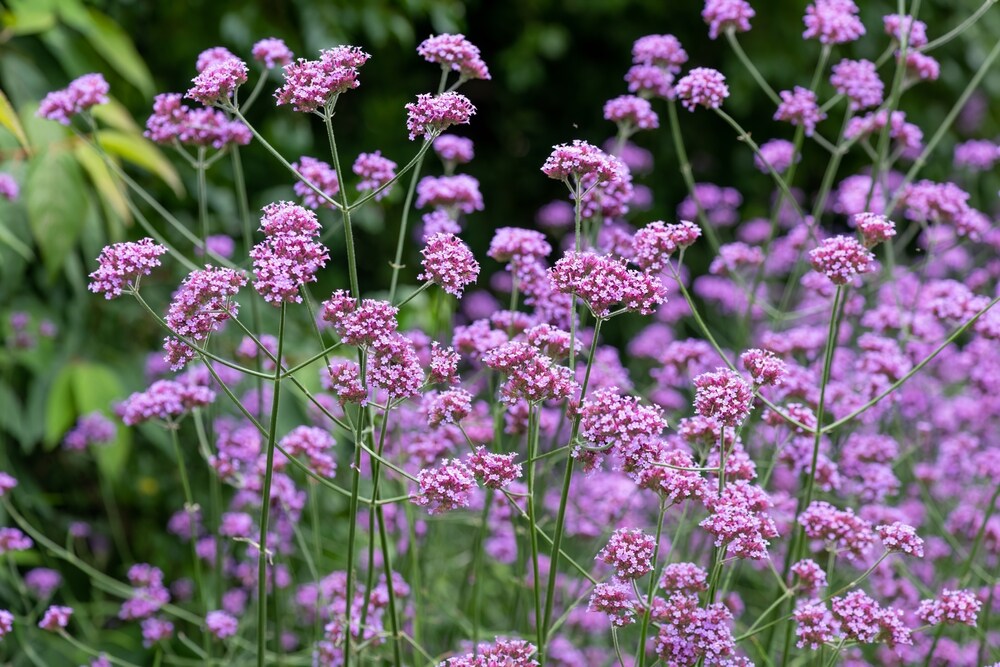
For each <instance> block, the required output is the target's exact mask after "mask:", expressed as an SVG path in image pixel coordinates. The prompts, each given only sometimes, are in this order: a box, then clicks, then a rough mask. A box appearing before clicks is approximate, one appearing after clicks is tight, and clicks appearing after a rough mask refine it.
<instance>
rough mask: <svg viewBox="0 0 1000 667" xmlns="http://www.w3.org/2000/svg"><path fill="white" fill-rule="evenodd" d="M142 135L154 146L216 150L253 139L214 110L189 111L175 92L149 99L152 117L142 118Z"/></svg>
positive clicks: (240, 124) (245, 129) (239, 123)
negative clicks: (183, 145)
mask: <svg viewBox="0 0 1000 667" xmlns="http://www.w3.org/2000/svg"><path fill="white" fill-rule="evenodd" d="M143 134H144V135H145V136H146V137H147V138H149V139H150V140H151V141H154V142H156V143H158V144H164V145H170V144H173V143H174V142H180V143H182V144H186V145H191V146H211V147H212V148H215V149H218V150H221V149H223V148H225V147H226V146H229V145H236V146H246V145H247V144H249V143H250V139H251V138H252V137H253V135H252V134H251V132H250V128H248V127H247V126H246V125H244V124H243V122H242V121H239V120H230V119H229V118H227V117H226V114H225V113H224V112H222V111H218V110H215V109H208V108H195V109H192V108H191V107H189V106H187V105H186V104H184V101H183V98H182V97H181V95H180V94H179V93H162V94H160V95H157V96H156V97H155V98H153V114H152V115H151V116H150V117H149V118H147V119H146V131H145V132H144V133H143Z"/></svg>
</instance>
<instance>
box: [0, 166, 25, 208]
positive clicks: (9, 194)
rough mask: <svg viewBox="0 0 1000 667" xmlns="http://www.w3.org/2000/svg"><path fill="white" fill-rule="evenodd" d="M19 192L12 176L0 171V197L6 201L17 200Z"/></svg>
mask: <svg viewBox="0 0 1000 667" xmlns="http://www.w3.org/2000/svg"><path fill="white" fill-rule="evenodd" d="M20 192H21V191H20V189H19V188H18V187H17V181H15V180H14V177H13V176H11V175H10V174H5V173H2V172H0V198H3V199H6V200H7V201H17V197H18V195H19V194H20Z"/></svg>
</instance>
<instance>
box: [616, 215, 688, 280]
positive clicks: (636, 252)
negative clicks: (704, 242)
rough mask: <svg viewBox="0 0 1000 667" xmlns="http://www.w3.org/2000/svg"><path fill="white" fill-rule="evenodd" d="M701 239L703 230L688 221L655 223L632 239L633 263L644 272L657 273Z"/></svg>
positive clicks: (639, 231) (638, 232)
mask: <svg viewBox="0 0 1000 667" xmlns="http://www.w3.org/2000/svg"><path fill="white" fill-rule="evenodd" d="M699 237H701V228H699V227H698V225H696V224H695V223H693V222H690V221H688V220H681V221H680V222H679V223H677V224H669V225H668V224H666V223H664V222H662V221H660V220H657V221H654V222H651V223H649V224H648V225H646V226H645V227H643V228H641V229H640V230H638V231H637V232H636V233H635V235H634V236H633V237H632V254H633V256H632V261H633V262H635V264H636V265H638V266H639V268H641V269H642V270H643V271H648V272H650V273H657V272H659V271H662V270H663V269H665V268H666V267H667V263H668V261H669V260H670V257H671V256H672V255H673V254H674V253H675V252H677V251H678V250H684V249H685V248H688V247H690V246H691V245H693V244H694V242H695V241H697V240H698V238H699Z"/></svg>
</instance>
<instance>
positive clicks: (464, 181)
mask: <svg viewBox="0 0 1000 667" xmlns="http://www.w3.org/2000/svg"><path fill="white" fill-rule="evenodd" d="M425 206H433V207H435V208H443V209H450V210H453V211H460V212H462V213H466V214H468V213H472V212H473V211H481V210H483V196H482V194H480V192H479V181H478V180H476V179H475V178H473V177H472V176H469V175H468V174H456V175H454V176H425V177H423V178H422V179H420V182H419V183H417V208H424V207H425Z"/></svg>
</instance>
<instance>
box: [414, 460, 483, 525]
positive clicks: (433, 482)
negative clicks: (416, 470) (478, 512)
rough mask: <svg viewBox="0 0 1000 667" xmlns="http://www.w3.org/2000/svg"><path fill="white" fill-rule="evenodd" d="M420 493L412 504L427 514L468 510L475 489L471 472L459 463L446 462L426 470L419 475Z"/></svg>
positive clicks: (474, 479) (473, 476)
mask: <svg viewBox="0 0 1000 667" xmlns="http://www.w3.org/2000/svg"><path fill="white" fill-rule="evenodd" d="M417 485H418V487H419V491H418V492H417V495H415V496H413V502H414V503H416V504H417V505H419V506H420V507H424V508H426V509H427V513H428V514H440V513H441V512H448V511H450V510H454V509H459V508H462V507H468V506H469V502H470V496H471V494H472V492H473V490H475V489H476V478H475V474H474V473H473V472H472V469H471V468H469V466H467V465H466V464H465V463H463V462H462V461H460V460H459V459H445V460H444V461H442V462H441V464H440V465H438V466H437V467H436V468H424V469H423V470H421V471H420V474H419V475H417Z"/></svg>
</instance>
